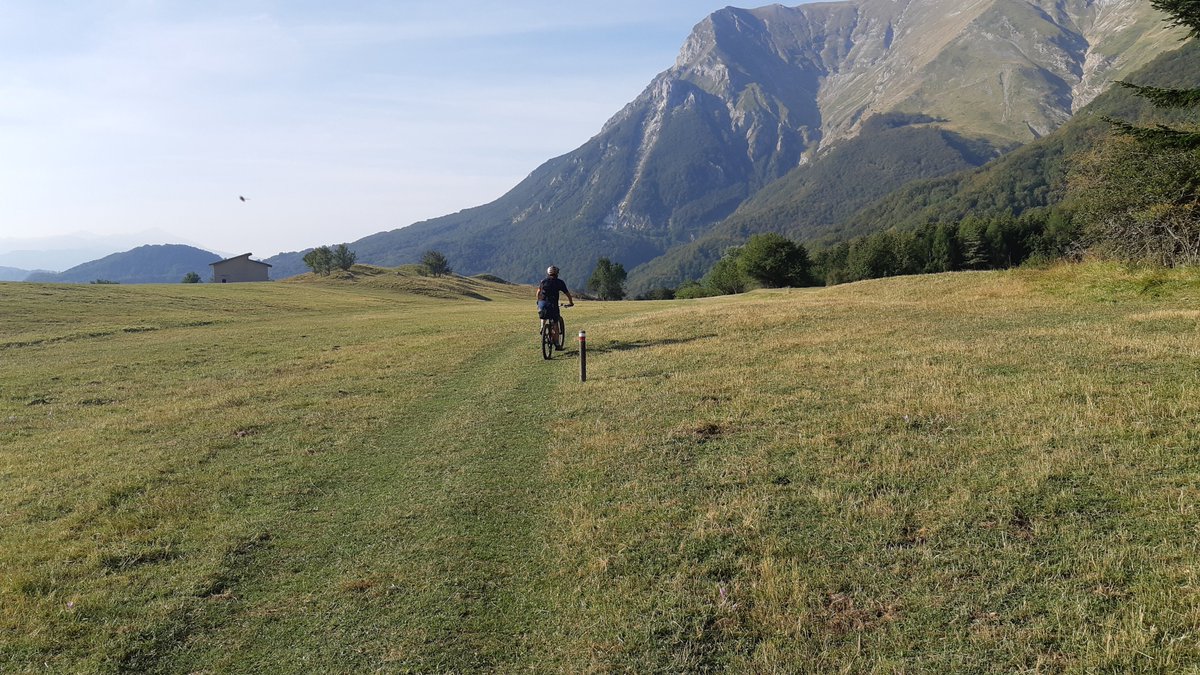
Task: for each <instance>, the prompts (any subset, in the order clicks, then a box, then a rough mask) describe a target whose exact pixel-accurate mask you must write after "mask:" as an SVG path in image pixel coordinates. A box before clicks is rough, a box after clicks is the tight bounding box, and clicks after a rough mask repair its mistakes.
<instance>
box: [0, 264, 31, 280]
mask: <svg viewBox="0 0 1200 675" xmlns="http://www.w3.org/2000/svg"><path fill="white" fill-rule="evenodd" d="M30 274H32V272H31V271H30V270H23V269H20V268H17V267H0V281H25V277H27V276H29V275H30Z"/></svg>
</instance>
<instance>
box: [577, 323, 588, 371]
mask: <svg viewBox="0 0 1200 675" xmlns="http://www.w3.org/2000/svg"><path fill="white" fill-rule="evenodd" d="M579 381H580V382H587V331H586V330H581V331H579Z"/></svg>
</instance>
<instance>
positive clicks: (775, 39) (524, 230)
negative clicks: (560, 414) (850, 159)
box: [268, 0, 1170, 281]
mask: <svg viewBox="0 0 1200 675" xmlns="http://www.w3.org/2000/svg"><path fill="white" fill-rule="evenodd" d="M1169 32H1170V29H1169V28H1167V27H1165V26H1163V25H1161V22H1160V21H1159V17H1158V15H1156V14H1155V13H1153V12H1152V11H1151V10H1149V9H1148V6H1146V5H1145V3H1143V2H1142V1H1141V0H1107V1H1105V2H1094V1H1093V0H1030V1H1029V2H1020V3H1012V2H1004V1H1001V0H970V1H967V2H961V1H955V2H952V1H951V0H921V1H918V0H853V1H850V2H831V3H816V4H809V5H801V6H799V7H784V6H782V5H772V6H769V7H763V8H758V9H738V8H732V7H729V8H726V9H723V10H719V11H717V12H714V13H713V14H711V15H709V16H708V17H707V18H706V19H704V20H703V21H701V22H700V23H699V24H697V26H696V28H695V29H694V30H693V32H692V34H691V35H690V36H689V37H688V39H687V40H686V41H685V43H684V45H683V48H682V49H681V50H680V53H679V56H678V57H677V59H676V62H675V64H674V65H673V66H672V67H671V68H669V69H668V70H666V71H664V72H663V73H661V74H659V75H658V76H657V77H655V78H654V79H653V81H652V82H651V83H650V85H649V86H647V88H646V89H645V90H644V91H643V92H642V93H641V94H640V95H639V96H638V97H636V98H635V99H634V100H633V101H631V102H630V103H629V104H627V105H626V106H624V107H623V108H622V109H621V110H620V111H619V112H618V113H617V114H615V115H614V116H613V117H612V118H611V119H610V120H609V121H608V122H607V123H606V124H605V125H604V126H603V127H602V128H601V130H600V132H599V133H598V134H597V135H596V136H594V137H593V138H591V139H589V140H588V141H587V142H586V143H584V144H583V145H582V146H580V147H579V148H578V149H576V150H574V151H572V152H570V153H567V154H565V155H562V156H560V157H556V158H554V159H551V160H549V161H547V162H546V163H544V164H542V165H541V166H539V167H538V168H537V169H535V170H534V171H533V172H532V173H530V175H529V176H528V177H527V178H526V179H524V180H523V181H521V182H520V183H519V184H518V185H517V186H515V187H514V188H513V189H512V190H510V191H509V192H508V193H506V194H505V195H503V196H501V197H500V198H499V199H497V200H495V201H493V202H491V203H489V204H484V205H481V206H477V207H474V208H470V209H465V210H463V211H460V212H458V213H455V214H450V215H447V216H443V217H441V218H435V219H431V220H428V221H423V222H421V223H416V224H413V225H410V226H408V227H405V228H400V229H397V230H391V231H388V232H380V233H377V234H375V235H371V236H369V237H366V238H363V239H361V240H358V241H356V242H352V243H351V247H352V248H354V249H355V250H356V252H358V254H359V256H360V260H363V261H365V262H371V263H375V264H380V265H398V264H403V263H408V262H413V261H415V260H416V259H417V258H418V257H419V256H420V255H421V253H423V252H424V251H425V250H428V249H437V250H440V251H442V252H443V253H445V254H446V255H447V256H448V257H449V258H450V260H451V262H452V263H453V264H454V265H455V267H456V269H459V270H461V271H463V272H466V273H475V272H484V271H487V272H493V273H496V274H499V275H501V276H503V277H505V278H511V279H514V280H517V281H529V280H532V279H533V278H534V277H535V276H536V274H537V272H538V270H540V269H541V268H543V267H545V264H546V262H547V261H554V262H556V263H557V264H559V265H560V266H561V267H564V268H565V269H572V270H577V272H576V274H578V275H585V274H587V273H588V271H590V269H591V266H592V265H593V264H594V262H595V259H596V258H597V257H599V256H607V257H609V258H611V259H614V260H617V261H620V262H622V263H623V264H624V265H625V266H626V267H627V268H630V269H632V268H635V267H637V266H639V265H642V264H644V263H647V262H649V261H651V260H653V259H655V258H658V257H660V256H662V255H664V254H666V253H667V252H668V251H671V250H672V249H675V248H677V247H680V246H684V245H687V244H689V243H690V242H692V241H694V240H695V239H697V238H698V237H701V236H703V235H704V234H705V232H707V231H708V230H709V229H711V228H712V227H714V226H716V225H717V224H718V223H720V222H722V221H723V220H724V219H726V218H727V217H729V216H730V215H731V214H732V213H733V212H734V211H735V210H736V209H737V208H738V207H739V206H741V205H742V204H743V203H744V202H746V201H747V200H748V199H750V198H751V197H753V196H754V195H755V194H757V193H758V192H759V191H760V190H762V189H763V188H765V187H766V186H768V185H770V184H771V183H773V182H775V181H777V180H779V179H781V178H783V177H785V176H787V175H788V174H789V173H790V172H792V171H796V170H799V169H802V168H803V167H805V166H806V165H809V164H812V163H819V162H821V161H824V158H825V157H826V156H828V155H829V153H831V152H832V151H833V150H835V149H836V147H837V146H838V145H839V144H843V143H847V142H849V141H852V140H853V139H854V138H856V137H857V136H858V135H860V134H861V133H862V130H863V125H864V124H866V123H867V122H868V121H869V120H870V119H871V118H873V117H877V116H880V115H887V114H909V115H916V114H921V115H927V116H929V117H931V118H934V119H936V120H938V121H937V122H936V125H937V126H939V127H941V128H943V129H945V130H947V131H950V132H953V133H955V134H957V135H958V136H960V137H963V138H965V139H970V141H971V142H979V141H985V142H988V143H990V144H992V145H993V146H995V147H998V148H1007V147H1010V146H1011V145H1013V144H1017V143H1024V142H1028V141H1031V140H1035V139H1036V138H1039V137H1041V136H1043V135H1045V134H1048V133H1050V132H1051V131H1053V129H1055V128H1057V127H1058V126H1061V125H1062V124H1063V123H1064V122H1065V121H1066V120H1067V119H1069V118H1070V116H1071V114H1072V113H1073V112H1075V111H1076V110H1077V109H1078V108H1079V107H1080V106H1081V105H1082V104H1083V103H1084V102H1085V100H1090V99H1088V97H1089V96H1093V95H1094V94H1093V92H1094V91H1098V90H1099V88H1101V84H1100V83H1102V82H1104V81H1106V80H1107V79H1111V78H1113V77H1117V76H1120V75H1122V74H1125V73H1127V72H1129V71H1131V70H1132V69H1134V68H1135V67H1137V66H1138V65H1140V64H1142V63H1145V62H1146V61H1148V60H1149V58H1150V57H1151V56H1153V55H1155V54H1157V53H1158V52H1160V51H1162V50H1163V49H1165V47H1164V46H1163V44H1162V42H1163V40H1162V38H1164V37H1165V36H1166V35H1167V34H1168V33H1169ZM300 255H301V253H288V254H281V255H280V256H276V257H274V258H270V259H268V262H270V263H271V264H272V265H274V266H275V270H276V272H277V273H278V274H281V275H287V274H291V273H295V272H298V271H303V268H302V267H301V266H300V265H301V263H300V262H299V258H300Z"/></svg>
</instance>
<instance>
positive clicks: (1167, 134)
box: [1106, 0, 1200, 150]
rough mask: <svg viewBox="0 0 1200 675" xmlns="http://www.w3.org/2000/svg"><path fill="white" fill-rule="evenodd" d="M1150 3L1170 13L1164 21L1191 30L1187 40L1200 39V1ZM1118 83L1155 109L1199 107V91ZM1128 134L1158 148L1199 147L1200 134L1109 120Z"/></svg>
mask: <svg viewBox="0 0 1200 675" xmlns="http://www.w3.org/2000/svg"><path fill="white" fill-rule="evenodd" d="M1150 4H1151V5H1153V6H1154V8H1155V9H1157V10H1158V11H1160V12H1164V13H1165V14H1167V16H1168V18H1167V19H1165V20H1166V21H1167V22H1168V23H1170V24H1171V25H1172V26H1182V27H1185V28H1187V29H1188V32H1187V35H1185V36H1184V38H1183V39H1184V40H1189V39H1194V38H1197V37H1200V2H1198V1H1197V0H1150ZM1117 84H1119V85H1121V86H1122V87H1125V88H1127V89H1131V90H1133V93H1134V94H1136V95H1138V96H1140V97H1142V98H1144V99H1146V100H1148V101H1150V102H1151V103H1152V104H1154V106H1155V107H1156V108H1163V109H1176V110H1182V109H1187V108H1197V107H1200V88H1192V89H1166V88H1162V87H1152V86H1146V85H1137V84H1133V83H1130V82H1125V81H1118V82H1117ZM1106 119H1108V121H1109V122H1110V123H1112V124H1113V125H1115V126H1116V127H1117V128H1118V129H1120V130H1121V131H1122V132H1124V133H1125V134H1128V135H1130V136H1132V137H1134V138H1136V139H1138V140H1139V141H1141V142H1143V143H1145V144H1147V145H1150V146H1152V147H1157V148H1172V149H1192V150H1194V149H1197V148H1200V132H1198V131H1196V130H1190V129H1178V128H1173V127H1168V126H1166V125H1162V124H1159V125H1155V126H1153V127H1139V126H1134V125H1132V124H1130V123H1128V122H1124V121H1121V120H1114V119H1110V118H1106Z"/></svg>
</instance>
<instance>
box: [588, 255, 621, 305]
mask: <svg viewBox="0 0 1200 675" xmlns="http://www.w3.org/2000/svg"><path fill="white" fill-rule="evenodd" d="M625 277H626V274H625V266H624V265H622V264H621V263H615V262H612V261H611V260H609V259H608V258H601V259H599V260H597V261H596V269H595V270H594V271H593V272H592V276H591V278H590V279H588V282H587V287H588V290H590V291H592V292H593V293H595V294H596V295H598V296H600V299H601V300H621V299H622V298H624V297H625Z"/></svg>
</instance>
